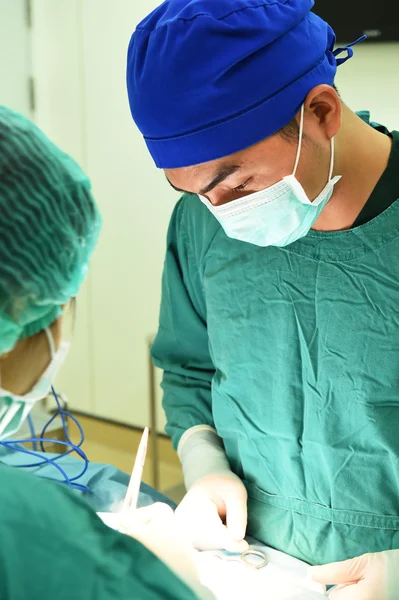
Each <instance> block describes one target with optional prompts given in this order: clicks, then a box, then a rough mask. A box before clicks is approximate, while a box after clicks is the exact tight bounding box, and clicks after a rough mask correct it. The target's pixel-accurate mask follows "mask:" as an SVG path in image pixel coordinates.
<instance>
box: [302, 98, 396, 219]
mask: <svg viewBox="0 0 399 600" xmlns="http://www.w3.org/2000/svg"><path fill="white" fill-rule="evenodd" d="M335 147H336V160H335V168H334V175H342V179H341V180H340V181H339V182H338V183H337V184H336V186H335V188H334V194H333V196H332V198H331V200H330V202H329V203H328V204H327V206H326V207H325V209H324V210H323V212H322V213H321V215H320V217H319V218H318V219H317V221H316V223H315V225H314V227H313V229H315V230H316V231H340V230H344V229H350V228H351V227H352V226H353V223H354V222H355V221H356V218H357V217H358V216H359V214H360V212H361V210H362V209H363V207H364V205H365V204H366V202H367V200H368V199H369V198H370V196H371V193H372V192H373V190H374V188H375V186H376V184H377V182H378V181H379V179H380V178H381V176H382V174H383V173H384V171H385V169H386V168H387V165H388V161H389V156H390V153H391V148H392V140H391V138H390V137H389V136H387V135H384V134H383V133H380V132H379V131H376V130H375V129H373V128H372V127H370V125H368V124H367V123H365V122H364V121H362V120H361V119H360V118H359V117H358V116H357V115H356V114H355V113H353V112H352V111H351V110H350V109H349V108H348V107H347V106H345V105H344V107H343V113H342V127H341V130H340V132H339V134H338V135H337V138H336V144H335Z"/></svg>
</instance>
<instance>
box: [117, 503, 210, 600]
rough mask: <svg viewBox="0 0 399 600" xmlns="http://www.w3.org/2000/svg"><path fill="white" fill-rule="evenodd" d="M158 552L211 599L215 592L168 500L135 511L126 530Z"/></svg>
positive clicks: (205, 598) (203, 599)
mask: <svg viewBox="0 0 399 600" xmlns="http://www.w3.org/2000/svg"><path fill="white" fill-rule="evenodd" d="M125 533H127V535H130V536H131V537H134V538H135V539H137V540H139V542H141V543H142V544H143V545H144V546H146V547H147V548H148V549H149V550H151V552H153V554H155V555H156V556H158V558H160V559H161V560H162V561H163V562H164V563H166V564H167V566H168V567H169V568H170V569H171V570H172V571H174V572H175V573H176V575H178V576H179V577H180V579H182V580H183V581H184V582H185V583H186V584H187V585H188V586H189V587H190V588H191V589H192V590H193V591H194V592H195V593H196V595H197V597H198V598H199V599H200V600H212V599H213V595H212V594H211V593H210V592H209V590H208V589H207V588H204V587H203V586H202V585H201V583H200V580H199V576H198V571H197V567H196V565H195V561H194V550H193V548H192V546H191V543H190V541H189V539H188V538H187V536H186V535H185V533H184V532H183V531H182V529H181V528H180V527H179V525H178V523H177V522H176V519H175V516H174V513H173V510H172V509H171V508H170V506H168V505H167V504H162V503H156V504H152V505H151V506H147V507H145V508H140V509H138V510H137V511H135V513H134V515H133V516H132V518H131V519H130V520H129V524H128V527H127V529H126V531H125Z"/></svg>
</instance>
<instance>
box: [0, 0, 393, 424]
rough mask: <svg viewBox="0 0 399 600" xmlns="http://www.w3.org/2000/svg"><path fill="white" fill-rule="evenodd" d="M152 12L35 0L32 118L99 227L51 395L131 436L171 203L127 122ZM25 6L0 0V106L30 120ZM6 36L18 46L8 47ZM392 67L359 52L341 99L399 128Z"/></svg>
mask: <svg viewBox="0 0 399 600" xmlns="http://www.w3.org/2000/svg"><path fill="white" fill-rule="evenodd" d="M157 4H158V0H117V1H115V0H32V22H33V29H32V45H33V47H32V60H33V68H34V75H35V82H36V108H35V111H34V117H35V119H36V121H37V123H38V124H39V125H40V126H41V127H42V128H43V129H44V130H45V131H46V132H47V133H48V134H49V135H50V136H51V137H52V138H53V139H54V141H55V142H57V143H58V144H60V145H61V146H62V147H63V148H64V149H65V150H67V151H68V152H70V153H71V154H72V155H73V156H74V157H75V158H76V159H77V160H78V161H79V162H80V163H81V164H82V166H83V167H84V168H85V169H86V171H87V172H88V174H89V176H90V178H91V180H92V182H93V189H94V193H95V196H96V198H97V200H98V202H99V204H100V208H101V211H102V214H103V217H104V230H103V235H102V238H101V242H100V246H99V248H98V251H97V252H96V255H95V259H94V261H93V265H92V269H91V274H90V276H89V279H88V281H87V283H86V285H85V288H84V290H83V292H82V294H80V296H79V299H78V319H77V325H76V330H75V332H74V333H73V340H74V345H73V349H72V351H71V354H70V356H69V358H68V362H67V364H66V366H65V368H64V369H63V371H62V373H61V375H60V376H59V379H58V380H57V387H58V388H59V389H61V390H62V391H66V393H67V395H68V397H69V401H70V404H71V406H72V407H73V408H75V409H81V410H83V411H85V412H88V413H92V414H95V415H98V416H101V417H106V418H110V419H114V420H117V421H121V422H125V423H128V424H133V425H137V426H143V425H144V424H146V423H147V421H148V415H147V400H148V372H147V356H146V344H147V339H148V337H149V336H150V335H152V334H153V333H154V332H155V331H156V327H157V319H158V307H159V300H160V280H161V270H162V263H163V256H164V248H165V235H166V229H167V224H168V220H169V216H170V213H171V210H172V208H173V205H174V203H175V201H176V199H177V196H176V194H175V193H174V192H173V191H172V190H171V189H170V188H169V187H168V185H167V184H166V183H165V179H164V176H163V174H162V173H161V172H159V171H157V170H156V169H155V167H154V166H153V164H152V161H151V159H150V157H149V156H148V154H147V152H146V149H145V146H144V143H143V141H142V139H141V137H140V134H139V133H138V132H137V131H136V130H135V128H134V126H133V124H132V122H131V118H130V114H129V109H128V103H127V98H126V91H125V59H126V49H127V45H128V41H129V37H130V34H131V33H132V31H133V29H134V26H135V24H136V23H137V22H138V21H139V20H140V19H141V18H142V17H143V16H144V15H145V14H147V13H148V12H149V11H150V10H151V9H153V8H154V7H155V6H156V5H157ZM24 5H25V2H24V0H0V50H1V51H0V68H1V74H2V76H1V78H0V79H1V81H0V102H3V103H7V104H10V105H12V106H14V107H16V108H18V109H19V110H22V111H23V112H28V111H29V104H28V100H27V96H26V94H25V92H24V90H25V89H26V88H25V87H24V86H25V83H22V82H23V81H24V80H25V78H26V77H27V70H29V52H28V51H27V47H28V46H27V44H28V41H27V40H28V36H27V33H26V26H24V25H23V23H24V22H25V21H24V20H23V18H22V16H23V14H24V13H23V12H21V11H23V7H24ZM18 10H19V13H18ZM18 14H19V20H18ZM21 15H22V16H21ZM4 18H6V19H7V26H6V27H5V28H4ZM11 23H12V25H11ZM18 23H19V25H18ZM12 27H13V28H14V29H15V36H16V37H10V29H11V28H12ZM24 27H25V29H24ZM18 40H19V41H18ZM17 41H18V43H17ZM14 46H15V47H14ZM3 47H4V48H5V49H6V50H7V53H8V54H7V55H6V56H11V55H10V48H11V47H12V48H13V49H12V61H13V62H14V63H15V65H16V64H17V63H18V64H19V65H20V66H19V67H18V69H14V71H12V72H11V71H10V72H9V70H8V69H7V64H8V61H9V60H11V59H10V58H8V59H7V58H5V57H4V53H3ZM18 57H19V58H18ZM398 67H399V44H372V45H366V44H363V45H359V46H358V47H356V49H355V58H353V59H352V60H351V61H349V62H348V63H346V64H345V65H344V66H342V67H340V69H339V75H338V78H337V84H338V87H339V89H340V91H341V94H342V96H343V99H344V100H345V101H346V102H347V103H348V104H349V105H350V106H351V107H352V108H354V109H364V108H368V109H370V110H371V112H372V117H373V119H374V120H378V121H380V122H383V123H385V124H387V125H388V126H389V127H391V128H394V127H396V128H399V110H398V108H397V104H398V103H397V98H398V95H399V83H398V77H397V74H398V71H399V68H398ZM17 71H18V73H19V75H18V76H17ZM158 403H159V404H160V395H159V399H158ZM159 414H161V409H160V408H159ZM161 421H162V422H163V418H161Z"/></svg>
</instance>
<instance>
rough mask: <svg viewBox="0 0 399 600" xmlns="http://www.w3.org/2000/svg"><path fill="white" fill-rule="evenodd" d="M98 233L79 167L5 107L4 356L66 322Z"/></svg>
mask: <svg viewBox="0 0 399 600" xmlns="http://www.w3.org/2000/svg"><path fill="white" fill-rule="evenodd" d="M100 229H101V218H100V215H99V212H98V209H97V206H96V204H95V202H94V200H93V197H92V195H91V192H90V182H89V180H88V178H87V177H86V175H85V174H84V173H83V171H82V170H81V169H80V167H79V166H78V165H77V164H76V163H75V162H74V161H73V160H72V158H70V157H69V156H68V155H67V154H64V153H63V152H61V150H59V148H57V147H56V146H55V145H54V144H53V143H52V142H50V140H49V139H48V138H47V137H46V136H45V135H44V134H43V133H42V132H41V131H40V130H39V129H38V128H37V127H36V126H35V125H34V124H33V123H31V122H30V121H29V120H28V119H26V118H25V117H23V116H22V115H20V114H18V113H15V112H14V111H12V110H10V109H8V108H5V107H4V106H0V356H1V355H2V354H3V353H4V352H6V351H8V350H11V349H12V348H13V347H14V345H15V344H16V342H17V341H18V340H19V339H20V338H24V337H29V336H31V335H34V334H35V333H38V332H39V331H41V330H42V329H43V328H45V327H47V326H49V325H50V324H51V323H52V322H53V321H55V319H56V318H57V317H58V316H60V314H61V313H62V305H63V304H66V303H67V302H68V301H69V300H70V299H71V298H72V297H74V296H75V295H76V294H77V292H78V290H79V287H80V286H81V284H82V282H83V280H84V278H85V276H86V274H87V270H88V263H89V259H90V255H91V253H92V251H93V249H94V247H95V245H96V242H97V238H98V234H99V232H100Z"/></svg>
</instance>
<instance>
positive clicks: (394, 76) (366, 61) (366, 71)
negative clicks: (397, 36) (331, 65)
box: [336, 43, 399, 129]
mask: <svg viewBox="0 0 399 600" xmlns="http://www.w3.org/2000/svg"><path fill="white" fill-rule="evenodd" d="M354 52H355V55H354V57H353V58H351V59H350V60H348V61H347V62H346V63H345V64H344V65H341V66H340V67H339V68H338V75H337V78H336V83H337V87H338V89H339V91H340V93H341V95H342V99H343V100H344V102H346V104H348V106H350V107H351V108H352V109H353V110H364V109H367V110H370V112H371V118H372V119H373V120H374V121H377V122H379V123H382V124H384V125H386V126H387V127H388V128H390V129H395V128H396V129H399V102H398V97H399V43H385V44H383V43H376V44H374V43H373V44H365V43H361V44H359V45H358V46H356V47H355V48H354Z"/></svg>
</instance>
